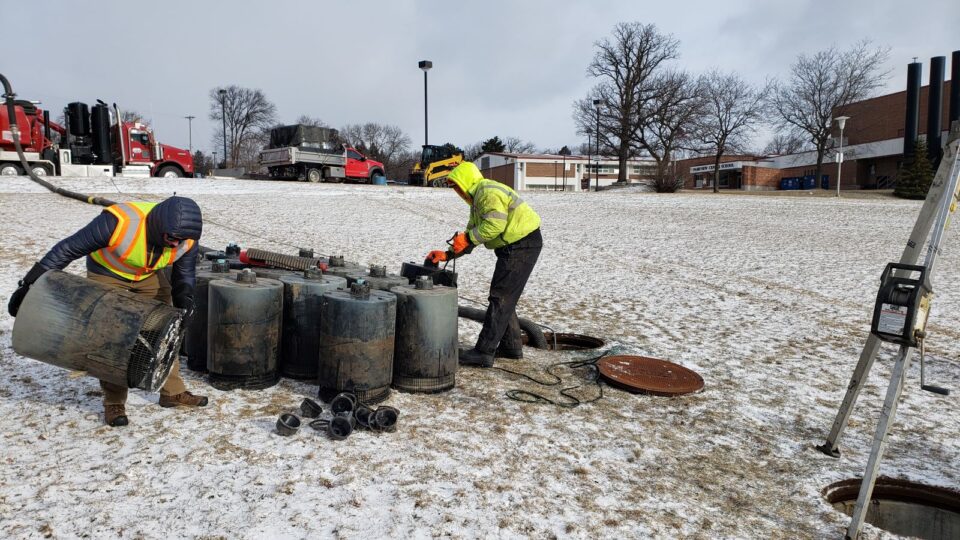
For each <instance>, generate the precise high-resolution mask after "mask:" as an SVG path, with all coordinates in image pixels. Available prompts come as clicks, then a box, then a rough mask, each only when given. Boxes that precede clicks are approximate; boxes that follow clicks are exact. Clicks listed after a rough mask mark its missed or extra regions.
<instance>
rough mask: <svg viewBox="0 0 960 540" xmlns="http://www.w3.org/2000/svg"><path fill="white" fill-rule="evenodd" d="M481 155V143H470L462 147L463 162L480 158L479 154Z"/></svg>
mask: <svg viewBox="0 0 960 540" xmlns="http://www.w3.org/2000/svg"><path fill="white" fill-rule="evenodd" d="M482 153H483V141H477V142H475V143H470V144H468V145H466V146H464V147H463V159H464V161H473V160H475V159H477V158H478V157H480V154H482Z"/></svg>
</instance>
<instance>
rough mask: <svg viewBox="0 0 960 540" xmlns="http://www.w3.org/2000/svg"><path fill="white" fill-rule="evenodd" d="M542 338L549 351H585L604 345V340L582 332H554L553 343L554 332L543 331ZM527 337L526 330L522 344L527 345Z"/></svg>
mask: <svg viewBox="0 0 960 540" xmlns="http://www.w3.org/2000/svg"><path fill="white" fill-rule="evenodd" d="M543 337H544V339H546V340H547V350H550V351H587V350H590V349H599V348H600V347H603V346H604V345H606V343H607V342H606V341H604V340H602V339H600V338H598V337H593V336H585V335H582V334H566V333H563V332H557V333H556V338H557V339H556V345H554V339H553V338H554V333H553V332H544V333H543ZM528 341H529V338H528V337H527V334H526V332H524V334H523V344H524V345H527V344H528Z"/></svg>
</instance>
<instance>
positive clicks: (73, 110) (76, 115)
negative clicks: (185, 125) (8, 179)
mask: <svg viewBox="0 0 960 540" xmlns="http://www.w3.org/2000/svg"><path fill="white" fill-rule="evenodd" d="M14 110H15V113H16V116H17V118H16V119H17V124H18V125H19V126H20V145H21V146H22V147H23V151H24V155H25V157H26V158H27V163H28V164H29V165H30V169H31V170H32V171H33V172H34V174H36V175H37V176H50V175H58V176H114V175H116V176H140V177H144V176H162V177H167V178H175V177H181V176H186V177H192V176H193V175H194V168H193V156H191V155H190V152H188V151H187V150H184V149H182V148H175V147H173V146H169V145H166V144H161V143H159V142H157V140H156V137H155V136H154V134H153V131H152V130H151V129H150V128H149V127H148V126H146V125H144V124H142V123H140V122H123V121H121V120H120V119H121V118H122V116H121V115H120V110H119V109H118V108H117V106H116V104H114V106H113V111H111V110H110V108H109V107H108V106H107V104H106V103H103V102H102V101H99V100H98V103H97V104H96V105H94V106H93V108H92V109H91V108H89V107H88V106H87V104H86V103H80V102H74V103H70V104H69V105H67V107H66V109H65V110H64V124H63V125H60V124H58V123H57V122H53V121H51V120H50V112H49V111H44V110H42V109H40V108H39V107H37V105H36V104H35V103H33V102H30V101H24V100H17V101H16V102H15V107H14ZM111 112H112V113H113V116H111ZM114 120H116V121H114ZM10 125H11V122H10V117H9V113H8V112H7V109H6V107H2V108H0V176H17V175H21V174H24V171H23V169H22V167H21V164H20V158H19V157H18V156H17V152H16V149H15V147H14V144H13V136H12V134H11V130H10ZM53 131H56V132H57V133H58V134H59V135H60V141H59V143H57V144H54V142H53V137H52V135H53V134H52V132H53Z"/></svg>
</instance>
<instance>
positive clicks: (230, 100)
mask: <svg viewBox="0 0 960 540" xmlns="http://www.w3.org/2000/svg"><path fill="white" fill-rule="evenodd" d="M220 90H225V91H226V92H225V94H224V96H223V99H222V102H221V96H220ZM224 117H226V131H227V146H228V151H229V153H230V164H231V165H233V166H237V165H251V164H253V163H256V158H257V156H256V154H258V153H259V151H260V149H261V148H263V146H265V144H266V141H267V140H268V132H269V130H270V128H271V127H272V126H273V125H274V124H275V123H276V117H277V107H276V106H275V105H274V104H273V103H271V102H270V101H269V100H268V99H267V97H266V96H265V95H264V94H263V92H262V91H261V90H259V89H251V88H243V87H240V86H237V85H230V86H227V87H222V88H221V87H218V88H213V89H211V90H210V114H209V118H210V120H214V121H215V122H216V123H215V127H214V135H213V143H214V147H216V148H219V147H222V146H223V124H222V121H223V119H224Z"/></svg>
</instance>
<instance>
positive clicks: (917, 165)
mask: <svg viewBox="0 0 960 540" xmlns="http://www.w3.org/2000/svg"><path fill="white" fill-rule="evenodd" d="M933 175H934V171H933V165H931V164H930V160H929V159H927V143H926V141H923V140H919V141H917V143H916V145H915V146H914V147H913V159H912V160H911V161H910V162H909V163H907V164H905V165H904V166H903V168H901V169H900V173H899V174H898V175H897V187H896V188H895V189H894V190H893V194H894V195H896V196H897V197H903V198H904V199H925V198H926V197H927V191H929V190H930V184H931V183H933Z"/></svg>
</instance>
